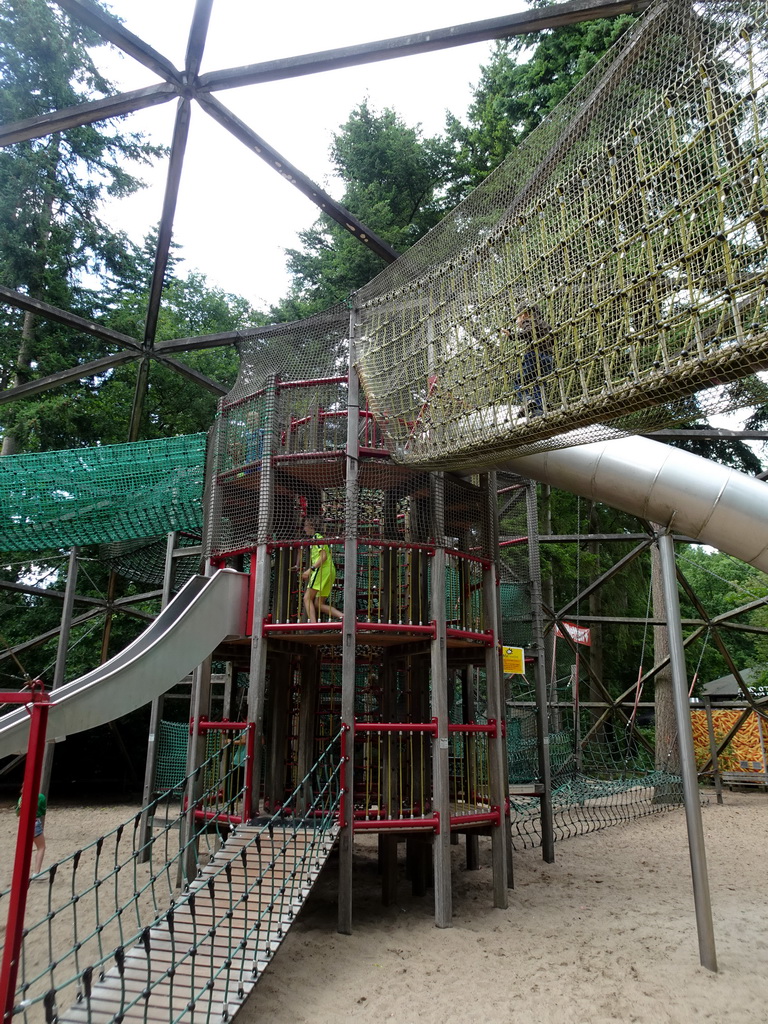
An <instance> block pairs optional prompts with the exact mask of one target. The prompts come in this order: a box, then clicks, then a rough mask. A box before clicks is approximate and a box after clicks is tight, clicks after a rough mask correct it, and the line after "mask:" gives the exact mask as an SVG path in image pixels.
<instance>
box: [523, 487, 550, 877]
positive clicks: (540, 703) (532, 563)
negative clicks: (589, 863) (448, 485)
mask: <svg viewBox="0 0 768 1024" xmlns="http://www.w3.org/2000/svg"><path fill="white" fill-rule="evenodd" d="M526 505H527V513H528V516H527V518H528V559H529V562H528V564H529V570H530V577H531V580H530V584H531V643H532V647H533V653H534V657H535V659H536V662H535V665H534V677H535V684H536V734H537V740H538V750H539V777H540V779H541V782H542V785H543V787H544V792H543V793H542V794H541V798H540V801H539V803H540V806H541V856H542V858H543V860H544V861H545V863H547V864H552V863H553V862H554V860H555V833H554V829H553V824H552V770H551V766H550V760H549V714H548V701H547V669H546V661H545V655H544V628H543V614H542V607H541V563H540V560H539V519H538V507H537V503H536V484H535V483H534V482H533V481H532V480H529V481H528V483H527V486H526Z"/></svg>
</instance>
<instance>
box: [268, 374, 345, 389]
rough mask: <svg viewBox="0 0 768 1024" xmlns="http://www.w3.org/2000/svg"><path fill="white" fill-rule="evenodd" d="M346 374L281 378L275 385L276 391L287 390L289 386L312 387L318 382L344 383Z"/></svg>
mask: <svg viewBox="0 0 768 1024" xmlns="http://www.w3.org/2000/svg"><path fill="white" fill-rule="evenodd" d="M346 383H347V375H346V374H344V376H342V377H320V378H318V380H283V381H279V382H278V385H277V389H278V391H287V390H288V389H289V388H313V387H315V386H316V385H318V384H346Z"/></svg>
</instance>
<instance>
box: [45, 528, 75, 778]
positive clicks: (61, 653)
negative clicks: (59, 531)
mask: <svg viewBox="0 0 768 1024" xmlns="http://www.w3.org/2000/svg"><path fill="white" fill-rule="evenodd" d="M78 553H79V552H78V549H77V548H76V547H73V548H70V552H69V564H68V566H67V586H66V589H65V591H64V607H63V608H62V610H61V631H60V632H59V646H58V647H57V648H56V665H55V667H54V669H53V682H52V684H51V690H57V689H58V688H59V687H60V686H61V685H62V683H63V682H64V676H65V673H66V667H67V648H68V647H69V633H70V629H71V627H72V613H73V611H74V607H75V594H76V593H77V569H78V561H77V556H78ZM55 750H56V745H55V744H54V743H49V744H47V745H46V748H45V753H44V755H43V769H42V774H41V777H40V792H41V793H45V795H46V797H47V796H48V790H49V789H50V785H51V773H52V771H53V755H54V752H55Z"/></svg>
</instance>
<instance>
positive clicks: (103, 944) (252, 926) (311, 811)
mask: <svg viewBox="0 0 768 1024" xmlns="http://www.w3.org/2000/svg"><path fill="white" fill-rule="evenodd" d="M243 739H244V733H241V731H239V730H238V731H237V732H235V733H234V734H233V735H232V737H231V738H230V739H229V740H228V741H227V742H225V743H222V744H221V745H220V746H219V747H218V748H217V750H216V752H215V753H214V754H213V755H212V756H211V757H209V758H208V759H207V760H206V761H205V762H204V763H203V764H202V765H201V766H200V767H199V768H198V769H196V771H195V772H194V773H192V774H191V775H190V776H188V777H187V779H186V780H185V786H184V791H185V793H186V794H190V793H195V795H196V799H195V800H194V802H192V801H190V800H189V799H188V798H185V797H183V796H182V797H179V796H178V795H174V794H175V793H176V791H168V792H166V793H164V794H163V795H162V796H160V797H158V799H157V800H155V801H153V803H152V805H150V806H149V807H148V808H144V809H143V810H142V811H140V812H138V813H137V814H136V815H134V816H133V817H132V818H131V819H129V820H128V821H126V822H124V823H123V824H121V825H120V826H119V827H118V828H116V829H114V830H113V831H112V832H110V833H108V834H107V835H104V836H101V837H100V838H98V839H97V840H96V841H95V842H93V843H91V844H89V845H88V846H86V847H83V848H82V849H80V850H78V851H76V852H75V853H74V854H72V855H71V856H70V857H67V858H65V859H64V860H61V861H59V862H58V863H56V864H53V865H52V866H51V867H50V868H48V869H47V870H46V871H45V872H43V873H41V874H40V875H38V876H37V877H36V878H35V879H33V881H32V882H31V887H32V892H31V893H30V897H31V898H30V906H29V907H28V912H27V921H26V928H25V933H24V939H23V945H22V949H21V953H20V958H19V972H18V979H19V980H18V983H17V992H16V1002H15V1006H14V1013H13V1020H14V1021H20V1022H24V1024H40V1022H41V1021H43V1020H44V1021H46V1024H48V1022H53V1021H59V1022H65V1021H66V1022H68V1024H76V1022H77V1024H85V1022H88V1024H102V1022H103V1024H106V1022H108V1021H110V1022H111V1021H121V1020H123V1021H129V1020H137V1021H139V1020H140V1021H146V1020H158V1019H161V1020H163V1021H167V1022H169V1024H171V1022H176V1021H184V1020H194V1021H195V1022H200V1024H203V1022H207V1021H214V1020H215V1021H220V1020H227V1019H229V1016H230V1015H231V1014H232V1013H233V1012H234V1011H235V1010H236V1009H237V1008H238V1007H239V1006H240V1004H241V1003H242V1001H243V1000H244V999H245V997H246V995H247V994H248V993H249V992H250V991H251V989H252V988H253V986H254V985H255V984H256V982H257V981H258V978H259V976H260V974H261V973H262V971H263V970H264V968H265V967H266V965H267V964H268V963H269V961H270V960H271V958H272V956H273V954H274V952H275V951H276V949H277V947H278V946H279V944H280V942H281V941H282V939H283V937H284V935H285V933H286V931H287V929H288V927H289V926H290V924H291V922H292V920H293V918H294V916H295V914H296V913H297V911H298V909H299V908H300V907H301V905H302V904H303V902H304V900H305V899H306V896H307V895H308V893H309V890H310V888H311V887H312V885H313V883H314V881H315V879H316V878H317V876H318V874H319V872H320V869H321V868H322V865H323V864H324V862H325V860H326V859H327V857H328V855H329V853H330V851H331V849H332V847H333V843H334V839H335V835H336V831H337V824H336V820H337V815H336V811H337V808H338V804H339V797H340V781H339V775H340V765H341V761H340V734H338V735H337V736H336V737H335V738H334V739H333V740H332V741H331V742H330V743H329V744H328V746H327V747H326V749H325V750H324V751H323V752H322V754H321V755H320V757H319V758H318V760H317V762H316V763H315V765H314V766H313V767H312V769H311V770H310V772H309V773H308V774H307V776H306V777H305V778H304V779H303V780H302V781H301V782H300V783H299V785H298V786H297V787H296V790H295V791H294V793H293V794H291V796H290V797H288V799H287V800H286V801H285V803H284V804H283V806H282V807H280V808H279V809H278V810H277V811H276V812H275V813H274V814H273V816H272V817H271V818H269V819H268V820H263V821H259V822H257V823H255V824H251V825H237V826H236V827H235V828H234V830H233V829H232V828H231V825H230V824H229V819H230V818H231V817H233V816H236V815H235V812H236V811H237V810H238V809H239V807H240V806H241V805H242V801H243V798H244V796H245V790H244V787H243V776H244V771H243V765H242V759H241V758H239V757H238V756H237V752H238V750H239V749H240V747H241V744H242V740H243ZM222 764H227V765H228V766H229V767H228V771H227V772H222V771H221V770H220V766H221V765H222ZM308 794H309V795H308ZM297 807H303V811H302V812H301V813H299V812H298V811H295V816H294V817H288V814H289V808H294V809H295V808H297ZM161 811H164V812H165V814H164V818H163V817H162V816H161V813H160V812H161ZM144 813H148V814H150V815H151V817H152V819H153V823H154V827H153V829H152V833H151V837H150V838H149V839H148V841H147V842H146V843H145V844H141V843H140V840H139V836H140V835H141V822H142V817H143V814H144ZM43 884H45V887H46V888H45V890H44V895H43V891H42V885H43ZM9 896H10V893H9V890H5V891H4V892H2V893H0V905H3V904H4V903H5V901H7V900H8V898H9ZM33 897H34V898H35V899H36V904H37V907H36V909H38V911H39V913H38V916H37V919H36V920H35V919H34V915H33V907H35V904H33V903H32V898H33ZM38 897H39V898H38ZM68 1007H69V1008H68Z"/></svg>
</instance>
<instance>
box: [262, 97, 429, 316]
mask: <svg viewBox="0 0 768 1024" xmlns="http://www.w3.org/2000/svg"><path fill="white" fill-rule="evenodd" d="M331 156H332V159H333V164H334V168H335V170H336V173H337V175H338V177H339V178H340V180H341V181H342V182H343V184H344V194H343V196H342V199H341V202H342V204H343V205H344V206H346V207H347V208H348V209H350V210H351V211H353V212H354V214H355V216H356V217H358V218H359V219H360V220H361V221H363V223H365V224H366V225H367V226H368V227H369V228H370V229H371V230H372V231H374V232H375V233H376V234H377V235H379V236H380V237H381V238H383V239H384V240H385V241H386V242H388V243H389V244H390V245H391V246H392V247H393V248H394V249H396V250H397V251H399V252H401V251H403V250H405V249H407V248H408V246H410V245H412V244H413V242H415V241H416V239H417V238H420V237H421V235H423V234H424V233H425V232H426V231H428V230H429V228H431V227H433V226H434V224H435V223H436V222H437V220H438V218H439V209H438V204H437V190H438V186H439V183H440V180H441V175H442V174H443V162H444V147H443V145H442V144H441V143H440V141H439V140H437V139H422V137H421V132H420V131H419V129H418V128H410V127H408V126H407V125H406V124H405V123H404V122H403V120H402V119H401V118H400V116H399V115H398V114H396V113H395V112H394V111H393V110H389V109H385V110H383V111H382V112H381V113H378V112H377V111H375V110H374V109H372V108H371V107H370V106H369V105H368V102H367V101H364V102H363V103H361V104H360V105H359V106H357V107H356V108H355V109H354V110H353V111H352V112H351V114H350V116H349V119H348V120H347V121H346V123H345V124H343V125H342V126H341V128H340V130H339V131H338V132H337V133H336V134H335V135H334V137H333V143H332V146H331ZM299 237H300V239H301V242H302V248H301V249H288V250H287V257H288V269H289V271H290V272H291V274H292V276H293V280H294V284H293V287H292V289H291V293H290V294H289V295H288V297H287V298H286V299H285V300H284V301H283V302H282V303H280V304H279V305H278V306H276V307H275V308H273V310H272V314H273V316H274V317H275V318H276V319H278V320H291V319H296V318H297V317H299V316H301V317H303V316H308V315H310V314H311V313H315V312H318V311H320V310H322V309H325V308H327V307H328V306H331V305H333V304H334V303H336V302H339V301H342V300H344V299H346V298H347V296H348V295H349V294H350V292H352V291H354V290H355V289H356V288H359V287H360V286H361V285H363V284H365V283H366V282H367V281H369V280H370V279H371V278H372V277H374V276H375V275H376V274H378V273H379V271H380V270H381V269H382V268H383V264H382V261H381V259H380V258H379V257H378V256H376V255H375V254H374V253H372V252H371V251H370V250H369V249H367V248H365V247H364V246H362V245H361V244H360V242H358V241H357V239H356V238H354V237H353V236H352V235H350V233H349V232H348V231H346V230H345V229H344V228H342V227H341V226H340V225H338V224H336V222H335V221H332V220H331V219H330V218H328V217H320V218H319V219H318V220H317V221H316V222H315V224H314V225H313V226H312V227H311V228H309V229H308V230H307V231H303V232H301V233H300V236H299Z"/></svg>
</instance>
